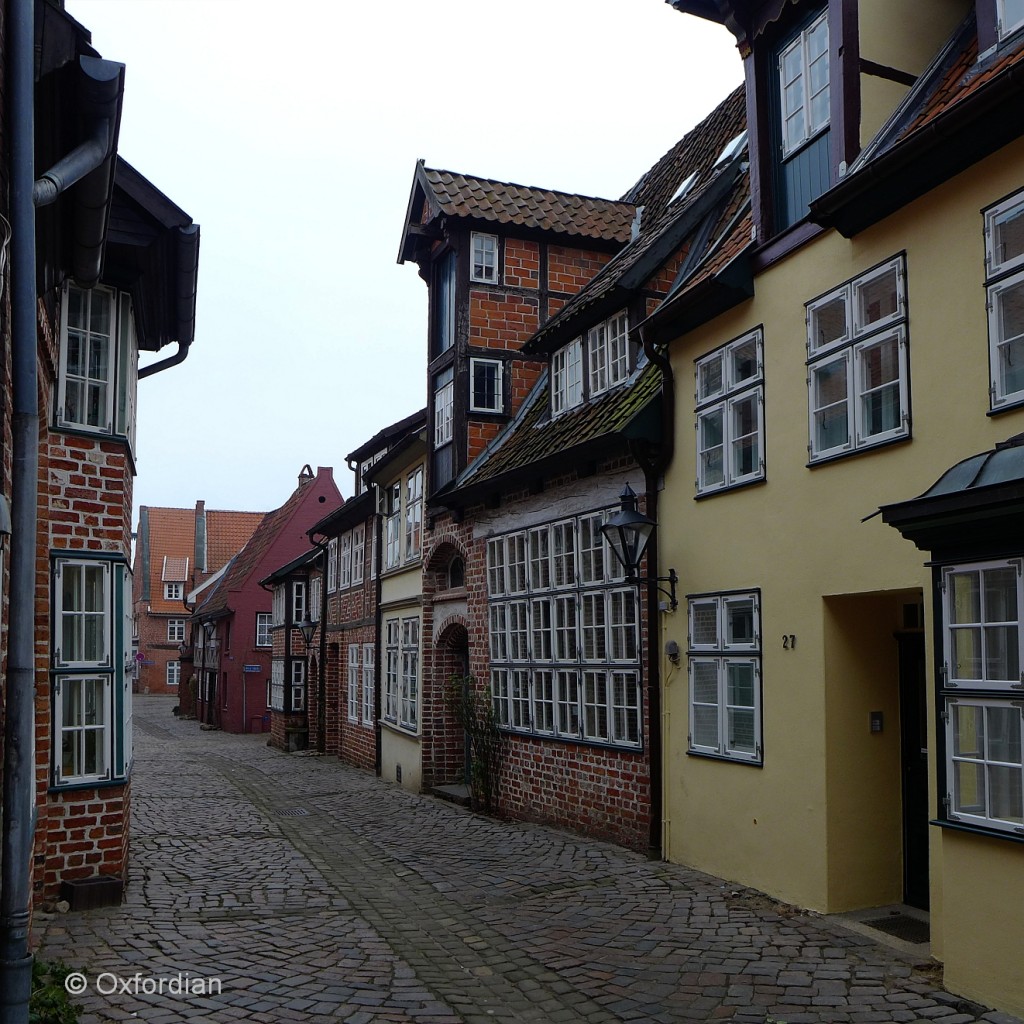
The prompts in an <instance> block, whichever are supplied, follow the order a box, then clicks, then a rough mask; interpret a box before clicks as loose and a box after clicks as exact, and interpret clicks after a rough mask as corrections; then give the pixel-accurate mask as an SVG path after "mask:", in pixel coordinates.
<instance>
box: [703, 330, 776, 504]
mask: <svg viewBox="0 0 1024 1024" xmlns="http://www.w3.org/2000/svg"><path fill="white" fill-rule="evenodd" d="M762 349H763V341H762V337H761V331H760V329H758V330H755V331H751V332H750V333H749V334H745V335H743V337H741V338H737V339H736V340H735V341H731V342H729V344H727V345H724V346H722V348H719V349H717V350H716V351H715V352H712V353H710V354H709V355H706V356H704V357H703V358H701V359H698V360H697V410H696V416H697V493H698V494H706V493H708V492H710V491H716V490H719V489H720V488H723V487H733V486H736V485H737V484H745V483H749V482H751V481H753V480H763V479H764V369H763V355H762Z"/></svg>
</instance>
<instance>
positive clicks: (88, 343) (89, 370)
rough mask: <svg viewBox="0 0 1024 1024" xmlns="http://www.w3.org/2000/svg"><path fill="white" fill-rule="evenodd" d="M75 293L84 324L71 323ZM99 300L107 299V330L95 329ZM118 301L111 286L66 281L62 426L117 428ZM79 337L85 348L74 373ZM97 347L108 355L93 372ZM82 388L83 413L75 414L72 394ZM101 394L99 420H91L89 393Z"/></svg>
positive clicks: (59, 415) (59, 421)
mask: <svg viewBox="0 0 1024 1024" xmlns="http://www.w3.org/2000/svg"><path fill="white" fill-rule="evenodd" d="M72 294H74V295H75V296H76V297H77V298H78V300H79V302H80V303H81V307H80V308H81V310H82V324H81V325H76V326H74V327H73V326H72V325H71V322H70V321H71V306H72ZM96 302H105V303H107V305H108V312H107V323H108V328H109V330H108V332H107V333H106V334H104V333H102V332H100V331H94V330H93V327H92V324H93V316H92V307H93V304H94V303H96ZM119 311H120V310H119V303H118V301H117V293H116V292H114V291H113V289H111V288H105V287H104V286H102V285H97V286H96V287H94V288H89V289H82V288H78V287H77V286H76V285H73V284H70V283H69V284H67V285H66V286H65V288H64V291H63V295H62V311H61V312H62V315H61V336H60V375H59V383H58V395H57V424H58V425H59V426H62V427H71V428H73V429H75V430H85V431H89V432H98V433H103V434H111V433H113V432H114V429H113V428H114V404H115V403H114V396H115V389H116V384H117V382H116V376H115V375H116V371H117V368H118V363H119V360H118V340H119V331H118V327H117V321H118V314H119ZM72 334H74V335H75V336H76V337H77V338H78V339H79V344H80V346H81V348H82V350H83V351H82V354H81V359H80V364H81V366H82V370H81V372H80V373H72V372H71V368H70V359H69V349H70V346H71V340H70V337H71V335H72ZM94 350H96V351H100V350H105V357H104V358H103V359H101V360H100V363H101V364H102V368H101V369H100V370H99V372H96V373H94V372H93V368H94V367H95V366H96V365H97V364H96V360H94V359H93V352H94ZM73 389H75V390H80V392H81V397H80V399H79V400H80V402H81V406H82V413H81V414H79V415H75V414H73V413H71V412H70V411H69V403H70V394H71V392H72V390H73ZM99 393H101V394H102V397H101V399H100V402H99V405H98V407H97V413H98V416H99V419H98V421H97V422H91V420H92V419H93V418H94V417H91V416H90V414H89V412H88V408H89V405H90V397H89V396H90V394H99Z"/></svg>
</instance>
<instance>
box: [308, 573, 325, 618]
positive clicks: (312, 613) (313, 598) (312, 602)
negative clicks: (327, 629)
mask: <svg viewBox="0 0 1024 1024" xmlns="http://www.w3.org/2000/svg"><path fill="white" fill-rule="evenodd" d="M323 585H324V580H323V577H322V576H314V577H313V578H312V579H311V580H310V581H309V617H310V620H311V621H313V622H319V621H320V602H321V599H322V597H323Z"/></svg>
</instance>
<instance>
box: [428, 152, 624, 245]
mask: <svg viewBox="0 0 1024 1024" xmlns="http://www.w3.org/2000/svg"><path fill="white" fill-rule="evenodd" d="M422 174H423V181H424V185H425V188H424V191H425V192H426V193H427V198H428V202H429V203H430V205H431V207H432V209H433V210H437V211H439V212H441V213H444V214H446V215H447V216H449V217H468V218H472V219H475V220H483V221H491V222H493V223H495V224H514V225H516V226H517V227H522V228H534V229H539V230H544V231H559V232H563V233H565V234H567V235H575V236H580V237H583V238H594V239H603V240H606V241H614V242H627V241H629V229H630V224H631V223H632V222H633V217H634V215H635V213H636V210H635V208H634V207H633V206H632V205H631V204H630V203H627V202H617V201H615V200H614V199H595V198H592V197H590V196H579V195H572V194H569V193H566V192H552V191H550V190H549V189H543V188H535V187H532V186H527V185H514V184H511V183H510V182H506V181H493V180H491V179H490V178H477V177H474V176H472V175H468V174H457V173H455V172H453V171H442V170H435V169H433V168H429V167H424V168H423V169H422Z"/></svg>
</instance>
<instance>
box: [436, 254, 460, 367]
mask: <svg viewBox="0 0 1024 1024" xmlns="http://www.w3.org/2000/svg"><path fill="white" fill-rule="evenodd" d="M435 285H436V295H435V299H434V302H435V306H434V325H435V327H434V329H435V331H436V339H435V346H436V350H437V354H438V355H440V354H441V353H442V352H447V351H448V349H450V348H451V347H452V345H454V344H455V253H453V252H449V253H447V254H446V255H445V256H443V257H442V258H441V260H440V261H439V262H438V264H437V271H436V277H435Z"/></svg>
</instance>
